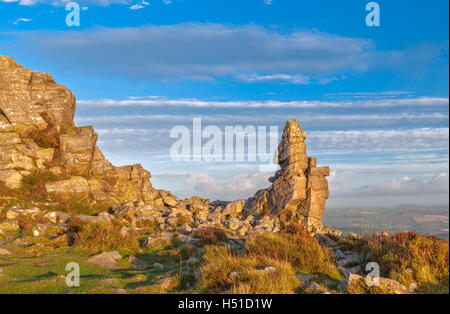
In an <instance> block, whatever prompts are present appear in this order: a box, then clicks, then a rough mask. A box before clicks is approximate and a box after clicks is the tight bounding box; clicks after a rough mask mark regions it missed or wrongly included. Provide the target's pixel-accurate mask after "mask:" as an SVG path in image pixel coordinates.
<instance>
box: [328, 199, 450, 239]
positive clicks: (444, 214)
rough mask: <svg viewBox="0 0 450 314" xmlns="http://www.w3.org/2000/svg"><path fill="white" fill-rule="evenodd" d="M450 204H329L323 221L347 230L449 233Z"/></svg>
mask: <svg viewBox="0 0 450 314" xmlns="http://www.w3.org/2000/svg"><path fill="white" fill-rule="evenodd" d="M448 216H449V209H448V207H445V206H442V207H429V208H427V207H419V206H412V205H411V206H397V207H395V208H369V207H367V208H327V210H326V211H325V216H324V219H323V223H324V224H325V225H329V226H332V227H334V228H337V229H339V230H342V231H343V232H344V233H351V232H353V233H357V234H369V233H374V232H384V231H386V232H389V233H393V232H398V231H416V232H418V233H421V234H432V235H435V236H437V237H439V238H448V237H449V226H448Z"/></svg>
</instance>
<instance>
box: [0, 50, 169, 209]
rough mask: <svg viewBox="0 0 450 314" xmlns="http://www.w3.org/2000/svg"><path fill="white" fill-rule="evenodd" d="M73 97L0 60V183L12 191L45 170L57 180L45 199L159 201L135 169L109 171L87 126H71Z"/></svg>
mask: <svg viewBox="0 0 450 314" xmlns="http://www.w3.org/2000/svg"><path fill="white" fill-rule="evenodd" d="M74 112H75V97H74V96H73V95H72V93H71V92H70V90H68V89H67V88H66V87H64V86H61V85H58V84H56V83H55V82H54V81H53V79H52V77H51V76H50V74H48V73H40V72H33V71H31V70H28V69H25V68H24V67H22V66H21V65H19V64H17V63H16V62H15V61H14V60H13V59H12V58H11V57H7V56H0V182H2V183H3V184H5V185H6V186H7V187H9V188H12V189H15V188H19V187H20V186H21V182H22V178H23V176H26V175H29V174H31V173H33V172H36V171H41V172H45V171H49V172H52V173H54V174H56V175H58V176H61V181H56V182H51V183H48V184H47V185H46V189H47V192H48V194H49V196H50V197H54V198H57V199H68V198H76V199H80V197H81V198H82V199H88V198H90V200H91V201H105V202H110V203H120V202H123V201H135V200H143V201H153V200H158V199H162V198H163V197H162V196H161V195H160V192H158V191H156V190H155V189H153V187H152V185H151V183H150V177H151V175H150V173H149V172H148V171H146V170H145V169H143V168H142V167H141V166H140V165H133V166H124V167H114V166H113V165H112V164H111V163H110V162H109V161H108V160H106V159H105V157H104V156H103V154H102V152H101V151H100V149H99V148H98V147H97V137H98V136H97V134H96V133H95V131H94V129H93V128H92V127H91V126H86V127H76V126H75V125H74V122H73V116H74Z"/></svg>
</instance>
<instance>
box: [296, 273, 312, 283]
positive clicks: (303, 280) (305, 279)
mask: <svg viewBox="0 0 450 314" xmlns="http://www.w3.org/2000/svg"><path fill="white" fill-rule="evenodd" d="M295 277H297V279H298V280H299V281H300V283H301V284H302V285H305V284H307V283H308V282H310V281H311V280H313V279H314V277H313V276H311V275H307V274H296V275H295Z"/></svg>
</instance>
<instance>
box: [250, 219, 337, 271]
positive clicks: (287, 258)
mask: <svg viewBox="0 0 450 314" xmlns="http://www.w3.org/2000/svg"><path fill="white" fill-rule="evenodd" d="M246 249H247V251H248V253H249V254H251V255H256V256H270V257H272V258H274V259H276V260H278V261H284V262H287V263H289V264H290V265H292V267H293V268H294V269H295V271H296V272H297V273H303V274H310V275H320V276H328V277H329V278H330V279H335V280H340V279H341V276H340V274H339V271H338V270H337V268H336V266H335V264H334V261H333V260H334V258H333V256H332V253H331V252H330V251H329V250H328V248H326V247H322V246H321V245H320V244H319V242H318V241H317V239H316V238H314V237H311V236H310V235H309V234H308V233H307V232H306V231H305V230H303V229H301V228H294V229H290V231H288V232H287V233H285V234H281V235H278V234H274V233H265V234H262V235H259V236H257V237H253V238H250V239H249V240H248V241H247V242H246Z"/></svg>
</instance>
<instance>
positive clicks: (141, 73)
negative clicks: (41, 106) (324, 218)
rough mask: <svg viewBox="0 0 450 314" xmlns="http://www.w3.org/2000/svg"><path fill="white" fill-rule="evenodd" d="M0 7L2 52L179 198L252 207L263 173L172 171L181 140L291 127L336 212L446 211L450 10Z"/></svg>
mask: <svg viewBox="0 0 450 314" xmlns="http://www.w3.org/2000/svg"><path fill="white" fill-rule="evenodd" d="M66 2H67V1H64V0H54V1H51V0H19V1H15V0H0V54H5V55H11V56H12V57H14V58H15V59H16V61H17V62H18V63H20V64H22V65H24V66H26V67H28V68H31V69H33V70H38V71H43V72H50V73H52V75H53V77H54V79H55V80H56V81H57V82H58V83H60V84H63V85H65V86H67V87H68V88H70V89H71V90H72V92H73V93H74V94H75V95H76V97H77V100H78V104H77V113H76V123H77V124H78V125H93V126H94V127H95V128H96V130H97V132H98V133H99V135H100V136H99V146H100V148H101V149H102V150H103V152H104V153H105V155H106V156H107V157H108V158H109V159H110V160H111V161H113V162H114V163H115V164H117V165H122V164H128V163H135V162H136V163H137V162H139V163H142V164H143V165H144V166H145V167H146V168H147V169H148V170H150V171H151V172H152V174H153V179H152V182H153V183H154V185H155V186H156V187H160V188H165V189H170V190H171V191H173V192H174V193H175V194H177V195H179V196H180V197H185V196H189V195H194V194H198V195H201V196H205V197H210V198H212V199H216V198H221V199H235V198H244V197H248V196H250V195H252V194H253V193H254V192H255V191H256V190H257V189H259V188H263V187H265V186H267V185H268V183H267V181H266V179H267V177H269V176H270V173H265V172H261V171H260V167H259V164H258V163H255V162H245V161H244V162H232V163H227V162H205V161H201V162H174V161H173V160H171V159H170V156H169V150H170V147H171V145H172V144H173V143H174V141H175V139H173V138H170V136H169V135H170V131H171V129H172V128H173V127H174V126H177V125H184V126H187V127H188V128H192V120H193V118H196V117H200V118H202V122H203V125H204V126H208V125H215V126H217V127H219V128H220V129H224V127H225V126H227V125H231V126H235V125H242V126H247V125H252V126H266V127H269V126H278V128H279V131H280V132H281V130H282V128H283V125H284V123H285V121H286V120H287V119H289V118H296V119H298V121H299V122H300V124H301V125H302V127H303V129H304V130H306V131H307V132H308V139H307V145H308V152H309V154H310V155H312V156H317V157H318V162H319V164H320V165H330V166H331V169H332V175H331V177H330V187H331V196H330V200H329V202H328V204H329V206H369V207H370V206H395V205H397V204H402V203H413V204H424V205H437V204H448V193H449V192H448V187H449V183H448V182H449V179H448V171H449V169H448V161H449V159H448V126H449V120H448V119H449V118H448V109H449V101H448V97H449V95H448V84H449V81H448V75H449V73H448V69H449V67H448V66H449V65H448V23H449V21H448V9H449V8H448V1H444V0H436V1H432V2H424V1H404V0H397V1H377V3H378V4H379V6H380V13H381V14H380V20H381V26H379V27H368V26H367V25H366V24H365V17H366V14H367V13H368V12H366V11H365V6H366V4H367V3H368V2H369V1H362V0H348V1H345V2H343V1H325V0H321V1H288V0H272V1H268V0H246V1H242V0H241V1H236V0H227V1H222V0H172V1H168V0H165V1H163V0H153V1H152V0H148V1H128V0H84V1H79V2H78V3H79V5H80V7H81V8H82V10H81V13H80V21H81V24H80V26H79V27H68V26H67V25H66V24H65V17H66V14H67V13H68V11H66V10H65V7H64V6H65V3H66Z"/></svg>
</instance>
